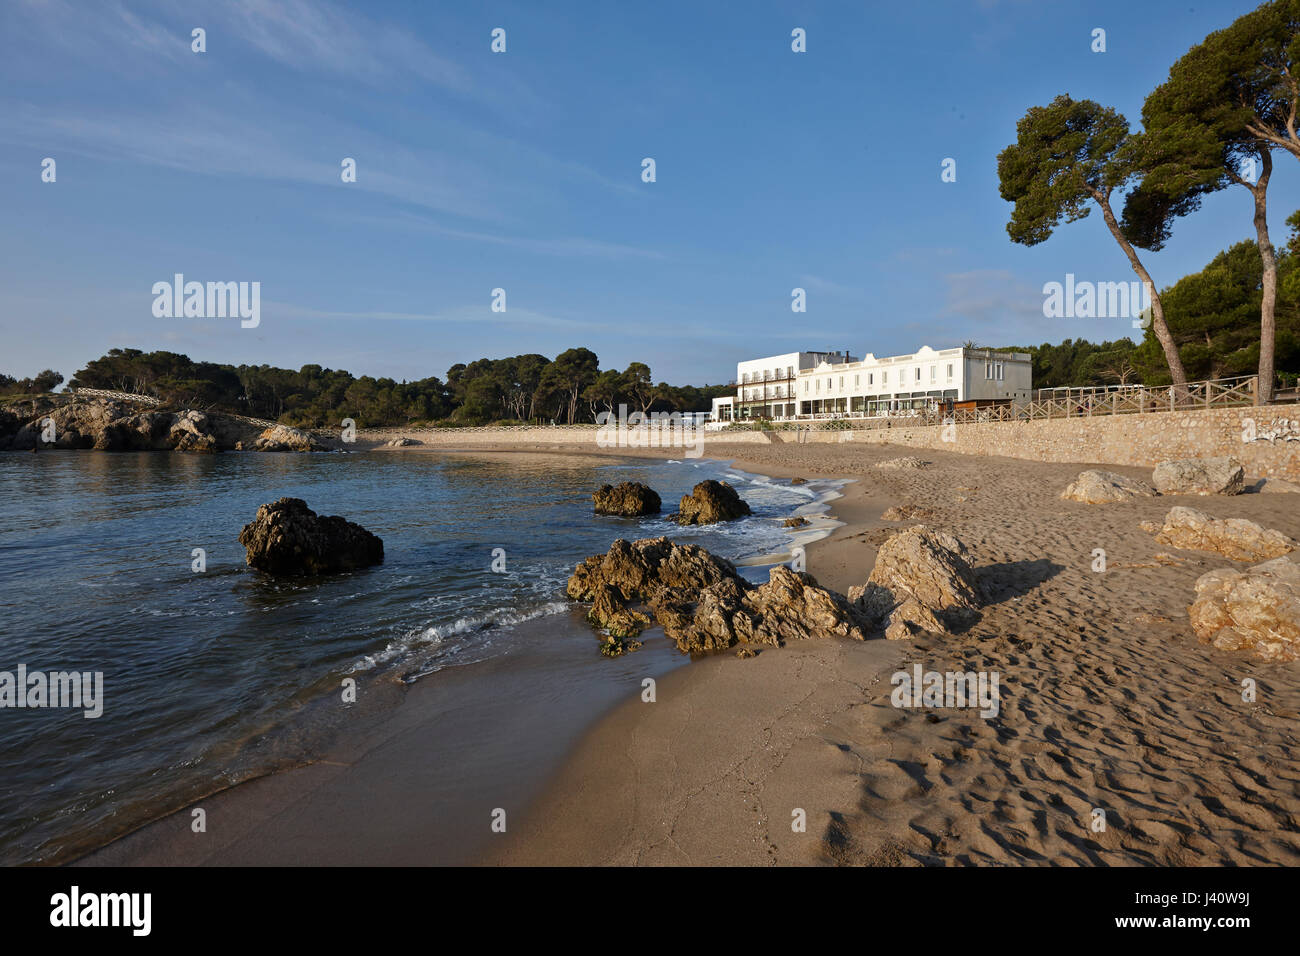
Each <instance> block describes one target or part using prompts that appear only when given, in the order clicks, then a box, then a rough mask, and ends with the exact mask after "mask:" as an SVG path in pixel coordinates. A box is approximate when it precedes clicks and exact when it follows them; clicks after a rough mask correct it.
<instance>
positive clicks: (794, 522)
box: [781, 515, 808, 528]
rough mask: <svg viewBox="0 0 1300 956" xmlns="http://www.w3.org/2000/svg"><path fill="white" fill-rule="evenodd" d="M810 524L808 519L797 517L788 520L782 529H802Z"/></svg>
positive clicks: (783, 523) (784, 522) (782, 525)
mask: <svg viewBox="0 0 1300 956" xmlns="http://www.w3.org/2000/svg"><path fill="white" fill-rule="evenodd" d="M807 523H808V519H807V518H805V517H804V516H803V515H795V516H794V517H793V518H786V519H785V520H784V521H782V522H781V527H782V528H802V527H803V526H804V525H806V524H807Z"/></svg>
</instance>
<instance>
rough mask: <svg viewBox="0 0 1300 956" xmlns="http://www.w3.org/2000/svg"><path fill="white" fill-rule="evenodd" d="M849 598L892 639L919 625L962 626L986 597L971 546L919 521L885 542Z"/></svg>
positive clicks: (933, 627) (936, 627) (936, 628)
mask: <svg viewBox="0 0 1300 956" xmlns="http://www.w3.org/2000/svg"><path fill="white" fill-rule="evenodd" d="M849 600H850V601H852V602H853V604H854V607H855V608H856V609H857V611H858V612H859V613H860V614H861V615H862V617H863V618H864V619H865V620H866V621H867V622H868V624H869V626H873V627H877V628H881V629H883V630H884V631H885V636H886V637H887V638H889V639H891V640H898V639H900V638H906V637H911V636H912V635H913V634H914V633H916V632H917V631H918V630H925V631H940V632H942V631H944V630H947V629H949V628H953V627H960V626H961V625H963V624H966V623H968V622H969V621H970V620H972V619H973V618H974V616H975V614H974V612H975V611H977V610H978V609H979V608H980V607H982V606H983V603H984V594H983V589H982V588H981V587H980V584H979V581H978V579H977V578H976V576H975V572H974V570H973V569H972V568H971V566H970V561H969V552H968V551H967V549H966V546H965V545H963V544H962V543H961V542H960V541H958V540H957V539H956V538H954V537H953V536H952V535H950V534H945V533H944V532H942V531H932V530H931V529H929V528H927V527H926V526H925V525H916V526H915V527H912V528H908V529H907V530H906V531H900V532H898V533H897V534H895V535H894V536H892V537H891V538H890V539H889V540H888V541H886V542H885V543H884V544H883V545H881V546H880V550H879V551H878V552H877V554H876V565H875V567H874V568H872V570H871V576H870V577H869V578H868V579H867V583H866V584H865V585H862V586H860V587H852V588H850V589H849Z"/></svg>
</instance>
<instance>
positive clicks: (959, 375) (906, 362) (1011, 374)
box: [712, 345, 1033, 421]
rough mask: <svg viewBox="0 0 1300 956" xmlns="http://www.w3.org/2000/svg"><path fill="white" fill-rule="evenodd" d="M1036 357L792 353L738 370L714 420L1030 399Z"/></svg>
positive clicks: (962, 351) (981, 352)
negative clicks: (732, 391) (730, 393)
mask: <svg viewBox="0 0 1300 956" xmlns="http://www.w3.org/2000/svg"><path fill="white" fill-rule="evenodd" d="M1032 390H1033V374H1032V364H1031V357H1030V356H1029V355H1028V354H1027V353H1025V352H998V351H994V350H993V349H968V348H955V349H942V350H939V351H936V350H935V349H932V348H930V347H929V346H928V345H926V346H922V347H921V348H920V349H919V350H917V351H916V352H914V353H913V354H911V355H894V356H890V357H887V358H876V357H875V356H874V355H871V354H870V353H868V355H867V356H866V358H862V359H858V358H854V357H853V356H852V355H850V354H849V353H848V352H789V353H787V354H785V355H774V356H771V357H769V358H762V359H750V360H748V361H745V362H738V363H737V364H736V394H735V396H734V397H732V396H728V397H726V398H718V399H714V401H713V414H712V418H713V420H714V421H735V420H744V419H754V418H766V419H770V420H773V421H792V420H797V419H810V418H864V417H874V416H880V415H891V414H905V413H908V412H911V411H913V410H916V409H925V408H927V407H937V406H940V405H946V404H947V403H948V402H952V403H953V404H954V405H957V404H965V403H974V404H975V405H977V406H978V405H989V404H1019V403H1020V402H1027V401H1029V399H1030V398H1031V393H1032Z"/></svg>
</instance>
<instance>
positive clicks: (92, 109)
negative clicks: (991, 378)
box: [0, 0, 1300, 385]
mask: <svg viewBox="0 0 1300 956" xmlns="http://www.w3.org/2000/svg"><path fill="white" fill-rule="evenodd" d="M1254 6H1255V4H1254V3H1252V2H1250V0H1241V2H1239V0H1215V2H1213V3H1205V2H1201V0H1196V2H1187V0H1184V2H1181V3H1175V2H1165V0H1143V2H1141V3H1134V2H1132V0H1121V2H1110V0H1104V2H1103V0H1089V2H1082V0H1080V2H1070V0H934V2H928V3H926V4H915V3H912V4H899V3H897V2H895V0H887V2H876V0H871V2H818V3H811V2H808V3H799V2H785V3H779V2H766V0H747V2H745V3H726V2H721V0H693V2H684V3H677V2H659V0H657V2H655V3H650V4H633V3H611V2H608V0H598V2H575V0H555V2H548V3H545V4H540V3H534V2H520V3H501V2H492V0H482V2H475V3H463V2H461V3H451V2H437V3H435V2H414V0H413V2H368V3H356V4H345V3H335V2H328V0H320V2H307V0H283V2H272V0H230V2H208V3H190V2H187V0H166V2H156V3H155V2H147V0H141V2H115V0H104V2H88V0H83V2H70V0H4V2H3V3H2V4H0V215H3V217H4V220H5V227H4V229H3V230H0V343H3V344H0V372H4V373H7V374H9V375H14V376H18V377H23V376H28V375H33V374H35V373H36V372H37V371H39V370H41V369H44V368H47V367H48V368H54V369H56V370H58V371H60V372H62V373H63V374H64V375H65V376H67V377H71V375H72V374H73V373H74V372H75V371H76V370H77V369H78V368H81V367H83V366H84V365H85V363H86V362H87V361H89V360H90V359H92V358H95V357H98V356H100V355H102V354H104V353H105V352H106V351H107V350H108V349H110V348H113V347H122V348H138V349H143V350H146V351H148V350H154V349H165V350H169V351H175V352H183V353H185V354H187V355H189V356H190V357H191V358H194V359H196V360H207V361H214V362H229V363H232V364H241V363H248V364H270V365H277V366H282V367H290V368H298V367H300V366H302V365H304V364H308V363H313V364H318V365H322V366H325V367H330V368H345V369H348V370H349V371H351V372H353V373H354V374H358V375H360V374H370V375H376V376H389V377H392V378H395V379H398V380H402V379H406V380H414V379H419V378H424V377H426V376H429V375H437V376H440V377H441V376H444V375H445V373H446V370H447V369H448V367H450V366H451V365H453V364H455V363H457V362H470V361H473V360H474V359H477V358H481V357H492V358H495V357H502V356H507V355H514V354H519V353H524V352H540V353H542V354H544V355H547V356H554V355H556V354H557V353H558V352H560V351H563V350H564V349H567V348H573V347H579V346H581V347H586V348H590V349H591V350H592V351H594V352H595V353H596V354H597V355H598V356H599V357H600V360H601V366H602V367H603V368H610V367H617V368H624V367H626V366H627V364H628V363H630V362H633V361H642V362H645V363H647V364H648V365H650V367H651V369H652V372H653V375H654V378H655V380H656V381H668V382H670V383H672V384H696V385H702V384H706V383H710V384H713V383H720V382H727V381H730V380H731V379H732V378H734V376H735V363H736V362H737V361H738V360H742V359H747V358H757V357H761V356H766V355H773V354H779V353H783V352H790V351H797V350H803V349H807V350H843V349H848V350H849V351H851V352H853V353H854V354H855V355H862V354H864V353H867V352H871V353H874V354H876V355H878V356H882V355H893V354H900V353H910V352H913V351H915V350H916V349H917V348H919V347H920V346H922V345H930V346H931V347H933V348H945V347H951V346H955V345H960V344H962V343H963V342H965V341H968V340H972V341H975V342H977V343H979V344H982V345H994V346H1005V345H1013V344H1014V345H1028V344H1038V343H1042V342H1053V343H1055V342H1059V341H1061V340H1063V339H1065V338H1070V337H1075V338H1078V337H1083V338H1087V339H1090V340H1093V341H1100V340H1105V339H1115V338H1120V337H1122V336H1124V335H1137V334H1140V333H1136V332H1134V331H1133V329H1132V322H1131V321H1130V320H1129V319H1125V318H1110V319H1095V318H1093V319H1064V318H1061V319H1048V318H1044V315H1043V301H1044V295H1043V286H1044V284H1045V283H1048V282H1063V281H1064V278H1065V275H1066V274H1067V273H1073V274H1074V275H1075V276H1076V278H1077V279H1078V280H1087V281H1095V282H1103V281H1104V282H1112V281H1113V282H1128V281H1131V280H1133V279H1134V276H1133V274H1132V272H1131V270H1130V269H1129V266H1128V262H1127V260H1126V259H1125V258H1124V255H1123V253H1122V252H1121V250H1120V249H1119V247H1118V246H1117V245H1116V244H1115V242H1114V240H1113V239H1112V238H1111V237H1110V234H1109V233H1108V232H1107V231H1106V228H1105V225H1104V223H1103V222H1102V220H1101V217H1100V215H1099V214H1098V213H1097V212H1095V211H1094V212H1093V214H1092V215H1090V216H1089V217H1088V218H1087V219H1085V220H1083V221H1081V222H1076V223H1072V224H1066V225H1063V226H1062V227H1060V229H1059V230H1058V231H1057V232H1056V233H1055V234H1054V235H1053V236H1052V238H1051V239H1049V240H1048V241H1047V242H1045V243H1043V244H1040V245H1038V246H1035V247H1032V248H1028V247H1024V246H1019V245H1016V244H1014V243H1012V242H1011V241H1010V239H1009V238H1008V236H1007V233H1006V223H1007V220H1008V218H1009V215H1010V210H1011V206H1010V204H1008V203H1006V202H1005V201H1004V200H1002V199H1001V197H1000V196H999V192H998V178H997V154H998V153H999V151H1001V150H1002V149H1003V148H1005V147H1006V146H1007V145H1009V144H1010V143H1012V142H1013V141H1014V139H1015V125H1016V121H1017V120H1018V119H1019V118H1020V117H1021V116H1022V115H1023V114H1024V112H1025V111H1026V110H1027V109H1028V108H1029V107H1031V106H1035V105H1045V104H1047V103H1048V102H1050V101H1051V100H1052V98H1053V97H1055V96H1056V95H1058V94H1060V93H1069V94H1070V95H1071V96H1073V97H1075V98H1089V99H1094V100H1097V101H1098V102H1100V103H1103V104H1105V105H1109V106H1113V107H1115V108H1116V109H1118V110H1119V111H1120V112H1122V113H1123V114H1124V115H1125V116H1126V117H1128V119H1129V121H1130V122H1131V123H1132V124H1133V125H1134V127H1135V128H1136V126H1137V125H1138V123H1139V121H1140V116H1141V106H1142V101H1143V99H1144V98H1145V96H1146V94H1147V93H1148V92H1149V91H1150V90H1151V89H1153V88H1154V87H1155V86H1156V85H1158V84H1159V83H1160V82H1161V81H1162V80H1163V79H1164V78H1165V77H1166V75H1167V73H1168V69H1169V66H1170V65H1171V64H1172V63H1173V62H1174V61H1175V60H1176V59H1177V58H1178V57H1179V56H1181V55H1182V54H1183V53H1185V52H1186V51H1187V49H1188V48H1189V47H1191V46H1192V45H1193V44H1195V43H1197V42H1199V41H1200V40H1202V39H1203V38H1204V37H1205V35H1206V34H1207V33H1209V32H1210V31H1212V30H1215V29H1219V28H1222V27H1224V26H1227V25H1228V24H1229V23H1231V22H1232V20H1233V19H1234V18H1236V17H1237V16H1239V15H1241V14H1242V13H1245V12H1247V11H1248V10H1250V9H1252V8H1253V7H1254ZM195 28H202V29H203V30H204V31H205V33H206V37H205V40H206V50H205V51H204V52H201V53H197V52H193V50H192V49H191V47H192V30H194V29H195ZM498 28H499V29H502V30H504V31H505V46H506V49H505V52H503V53H496V52H493V51H492V49H491V46H492V32H493V31H494V30H495V29H498ZM795 28H801V29H803V30H804V31H806V47H807V49H806V52H803V53H796V52H794V51H792V49H791V44H792V39H791V31H792V30H794V29H795ZM1098 28H1100V29H1103V30H1105V39H1106V50H1105V52H1104V53H1097V52H1093V50H1092V46H1093V31H1094V30H1095V29H1098ZM47 157H48V158H53V159H54V160H55V163H56V167H55V169H56V179H55V181H54V182H44V181H42V175H41V174H42V161H43V160H44V159H45V158H47ZM346 157H350V158H352V159H354V160H355V161H356V181H355V182H343V179H342V176H341V169H342V165H341V164H342V161H343V159H344V158H346ZM646 158H652V159H653V160H654V162H655V181H654V182H644V181H643V178H642V170H643V160H644V159H646ZM945 159H953V160H955V161H956V167H955V168H956V181H955V182H944V181H943V180H942V178H941V173H942V171H943V162H944V160H945ZM1298 174H1300V164H1298V163H1296V162H1295V160H1294V159H1293V158H1292V157H1290V156H1289V155H1288V154H1285V153H1277V154H1275V171H1274V176H1273V181H1272V184H1271V186H1270V190H1269V209H1270V215H1269V221H1270V228H1271V230H1272V235H1273V239H1274V242H1275V243H1276V244H1278V245H1281V244H1282V243H1283V242H1285V241H1286V236H1287V230H1286V225H1285V220H1286V217H1287V216H1288V215H1289V214H1290V213H1291V212H1292V211H1294V210H1295V209H1297V208H1300V175H1298ZM1251 215H1252V205H1251V199H1250V195H1249V193H1248V192H1247V191H1246V190H1245V189H1243V188H1241V187H1232V188H1230V189H1228V190H1225V191H1223V192H1221V193H1218V194H1216V195H1213V196H1211V197H1209V198H1208V199H1207V200H1206V202H1205V204H1204V207H1203V208H1202V209H1201V210H1200V211H1199V212H1197V213H1195V214H1194V215H1192V216H1190V217H1187V218H1186V219H1183V220H1180V221H1179V222H1178V223H1177V224H1176V226H1175V228H1174V235H1173V238H1172V240H1171V241H1170V242H1169V244H1168V246H1167V247H1166V248H1165V249H1164V250H1163V251H1161V252H1159V253H1144V254H1143V260H1144V262H1145V263H1146V264H1147V266H1148V268H1149V269H1150V271H1151V273H1152V276H1153V278H1154V280H1155V282H1156V284H1157V285H1158V286H1160V287H1165V286H1168V285H1170V284H1172V283H1173V282H1175V281H1176V280H1177V279H1178V278H1179V277H1181V276H1182V275H1185V274H1186V273H1188V272H1195V271H1197V270H1199V269H1200V268H1202V267H1203V266H1204V265H1205V264H1206V263H1207V262H1208V261H1209V260H1210V259H1212V258H1213V257H1214V255H1216V254H1217V253H1218V252H1219V251H1221V250H1223V249H1225V248H1227V247H1228V246H1230V245H1232V244H1233V243H1235V242H1238V241H1240V240H1242V239H1246V238H1254V230H1253V227H1252V224H1251ZM175 273H183V274H184V276H185V277H186V279H187V280H195V281H201V282H207V281H221V282H226V281H245V282H253V281H256V282H260V283H261V286H260V288H261V316H260V324H259V325H258V326H257V327H256V328H243V327H241V323H240V322H239V320H238V319H230V318H165V317H164V318H159V317H156V316H155V315H154V311H153V303H154V295H153V292H152V288H153V285H154V283H156V282H159V281H168V282H169V281H171V278H172V276H173V275H174V274H175ZM795 288H802V289H804V290H805V292H806V309H807V310H806V312H803V313H795V312H793V311H792V310H791V302H792V290H793V289H795ZM494 289H504V290H505V311H504V312H494V311H493V310H492V303H493V290H494Z"/></svg>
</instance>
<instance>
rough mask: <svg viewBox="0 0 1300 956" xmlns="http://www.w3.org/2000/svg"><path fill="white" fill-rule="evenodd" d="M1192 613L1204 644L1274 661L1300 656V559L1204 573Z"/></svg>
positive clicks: (1197, 584)
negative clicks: (1299, 560) (1298, 561)
mask: <svg viewBox="0 0 1300 956" xmlns="http://www.w3.org/2000/svg"><path fill="white" fill-rule="evenodd" d="M1187 614H1188V617H1189V618H1190V620H1191V625H1192V630H1193V631H1195V632H1196V636H1197V638H1198V639H1199V640H1200V641H1201V643H1203V644H1211V645H1213V646H1214V647H1217V648H1219V649H1220V650H1225V651H1243V652H1245V653H1247V654H1250V655H1252V656H1254V657H1258V658H1262V659H1263V660H1269V661H1294V660H1297V659H1300V564H1297V563H1296V561H1295V559H1294V558H1292V557H1282V558H1274V559H1273V560H1272V561H1266V562H1264V563H1263V564H1257V565H1255V566H1254V567H1252V568H1247V569H1246V570H1244V571H1239V570H1237V569H1235V568H1221V569H1220V570H1218V571H1211V572H1209V573H1208V574H1203V575H1201V577H1200V578H1199V579H1198V580H1197V582H1196V601H1195V602H1194V603H1193V604H1192V606H1191V607H1190V608H1188V609H1187Z"/></svg>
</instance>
